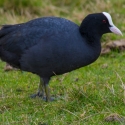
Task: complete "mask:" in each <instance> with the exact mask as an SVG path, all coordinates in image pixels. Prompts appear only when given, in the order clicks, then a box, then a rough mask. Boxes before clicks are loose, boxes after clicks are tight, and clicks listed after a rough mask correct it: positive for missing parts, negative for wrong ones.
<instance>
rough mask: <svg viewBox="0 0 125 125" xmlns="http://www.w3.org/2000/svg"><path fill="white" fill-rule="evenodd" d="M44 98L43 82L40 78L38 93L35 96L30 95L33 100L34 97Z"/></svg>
mask: <svg viewBox="0 0 125 125" xmlns="http://www.w3.org/2000/svg"><path fill="white" fill-rule="evenodd" d="M37 96H38V97H42V98H43V97H44V81H43V79H42V78H40V83H39V86H38V92H37V93H36V94H33V95H31V98H35V97H37Z"/></svg>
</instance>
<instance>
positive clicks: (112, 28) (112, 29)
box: [109, 25, 123, 36]
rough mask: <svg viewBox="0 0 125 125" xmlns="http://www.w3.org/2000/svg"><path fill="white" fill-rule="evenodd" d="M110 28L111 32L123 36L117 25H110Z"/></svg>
mask: <svg viewBox="0 0 125 125" xmlns="http://www.w3.org/2000/svg"><path fill="white" fill-rule="evenodd" d="M109 29H110V31H111V32H113V33H115V34H118V35H121V36H123V34H122V32H121V31H120V30H119V29H118V28H117V27H116V26H115V25H113V26H111V27H109Z"/></svg>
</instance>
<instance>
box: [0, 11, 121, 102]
mask: <svg viewBox="0 0 125 125" xmlns="http://www.w3.org/2000/svg"><path fill="white" fill-rule="evenodd" d="M109 27H113V26H111V23H110V19H108V17H107V16H106V15H105V14H103V13H95V14H90V15H88V16H87V17H86V18H85V19H84V20H83V21H82V23H81V25H80V26H78V25H77V24H75V23H73V22H71V21H69V20H67V19H64V18H59V17H43V18H38V19H34V20H31V21H29V22H26V23H22V24H16V25H4V26H3V27H2V29H1V30H0V58H1V59H2V60H3V61H5V62H7V63H9V64H11V65H12V66H14V67H16V68H19V69H21V70H23V71H28V72H32V73H35V74H37V75H39V76H40V86H39V90H38V93H37V95H39V96H42V97H43V96H44V91H45V93H46V96H47V98H46V100H47V101H49V100H50V94H49V90H48V83H49V80H50V78H51V77H52V76H54V75H59V74H63V73H66V72H70V71H72V70H75V69H77V68H80V67H83V66H86V65H89V64H91V63H92V62H94V61H95V60H96V59H97V58H98V57H99V55H100V51H101V44H100V39H101V36H102V35H103V34H105V33H110V32H113V31H111V30H110V29H109ZM114 33H115V32H114ZM119 34H120V33H119Z"/></svg>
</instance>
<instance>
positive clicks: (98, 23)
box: [80, 12, 122, 36]
mask: <svg viewBox="0 0 125 125" xmlns="http://www.w3.org/2000/svg"><path fill="white" fill-rule="evenodd" d="M80 32H81V33H82V34H86V33H89V32H90V33H96V34H99V35H101V36H102V35H103V34H105V33H111V32H112V33H115V34H118V35H122V32H121V31H120V30H119V29H118V28H117V27H116V26H115V25H114V24H113V21H112V18H111V16H110V14H109V13H107V12H102V13H93V14H89V15H88V16H86V17H85V19H84V20H83V21H82V23H81V26H80Z"/></svg>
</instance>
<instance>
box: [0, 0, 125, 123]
mask: <svg viewBox="0 0 125 125" xmlns="http://www.w3.org/2000/svg"><path fill="white" fill-rule="evenodd" d="M102 11H107V12H109V13H110V14H111V15H112V18H113V21H114V24H115V25H116V26H117V27H119V29H121V31H122V32H123V35H124V34H125V1H124V0H119V1H118V0H102V1H100V0H77V1H75V0H74V1H73V0H62V1H61V2H59V1H57V0H52V1H50V0H46V1H44V2H40V1H38V0H32V1H28V0H22V2H17V1H16V0H12V2H8V0H4V2H3V1H2V0H1V1H0V24H15V23H21V22H26V21H28V20H30V19H33V18H37V17H42V16H50V15H52V16H60V17H65V18H68V19H70V20H72V21H74V22H76V23H77V24H80V22H81V20H82V19H83V18H84V17H85V16H86V15H87V14H89V13H93V12H102ZM124 38H125V35H124V36H123V37H121V36H117V35H114V34H107V35H104V36H103V38H102V40H101V41H102V42H108V41H110V40H117V39H124ZM4 66H5V63H4V62H1V61H0V125H125V77H124V76H125V52H121V53H119V52H111V53H110V54H108V55H106V56H100V57H99V59H98V60H97V61H96V62H94V63H93V64H91V65H89V66H87V67H84V68H81V69H78V70H75V71H72V72H70V73H67V74H64V75H61V76H56V77H53V78H52V79H51V81H50V88H51V94H52V95H53V96H55V97H56V98H59V99H58V100H56V101H54V102H51V103H46V102H44V101H42V100H41V99H39V98H36V99H31V98H29V96H30V95H31V94H33V93H35V92H36V91H37V87H38V83H39V77H38V76H36V75H33V74H31V73H27V72H21V71H10V72H4ZM109 116H112V117H113V116H114V118H111V117H109ZM107 117H108V118H107Z"/></svg>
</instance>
